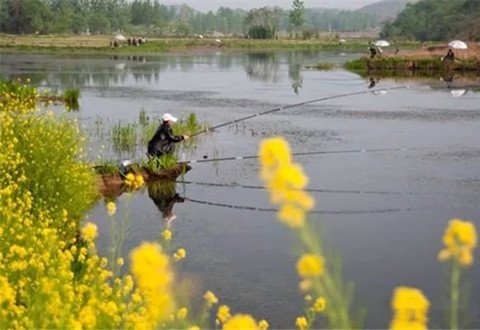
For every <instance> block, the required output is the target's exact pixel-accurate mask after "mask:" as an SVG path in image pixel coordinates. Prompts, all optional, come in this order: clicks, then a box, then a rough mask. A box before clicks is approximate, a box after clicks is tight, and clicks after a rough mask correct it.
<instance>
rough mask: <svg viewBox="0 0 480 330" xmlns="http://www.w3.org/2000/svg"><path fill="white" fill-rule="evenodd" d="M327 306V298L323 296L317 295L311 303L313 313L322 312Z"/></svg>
mask: <svg viewBox="0 0 480 330" xmlns="http://www.w3.org/2000/svg"><path fill="white" fill-rule="evenodd" d="M325 308H327V300H326V299H325V298H324V297H318V298H317V300H315V302H314V303H313V311H314V312H315V313H322V312H323V311H325Z"/></svg>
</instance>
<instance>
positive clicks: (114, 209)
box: [106, 202, 117, 217]
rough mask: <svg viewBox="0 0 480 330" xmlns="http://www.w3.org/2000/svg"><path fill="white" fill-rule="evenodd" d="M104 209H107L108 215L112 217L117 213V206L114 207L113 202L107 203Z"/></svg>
mask: <svg viewBox="0 0 480 330" xmlns="http://www.w3.org/2000/svg"><path fill="white" fill-rule="evenodd" d="M106 207H107V212H108V215H109V216H111V217H113V216H114V215H115V213H116V212H117V205H115V203H114V202H108V203H107V205H106Z"/></svg>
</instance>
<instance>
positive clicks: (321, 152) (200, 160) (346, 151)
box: [178, 148, 411, 164]
mask: <svg viewBox="0 0 480 330" xmlns="http://www.w3.org/2000/svg"><path fill="white" fill-rule="evenodd" d="M408 150H411V149H408V148H379V149H350V150H325V151H310V152H295V153H292V156H311V155H335V154H356V153H374V152H393V151H408ZM259 157H260V156H258V155H249V156H231V157H222V158H211V159H195V160H186V161H181V162H178V163H179V164H197V163H210V162H223V161H230V160H246V159H257V158H259Z"/></svg>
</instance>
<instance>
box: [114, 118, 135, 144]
mask: <svg viewBox="0 0 480 330" xmlns="http://www.w3.org/2000/svg"><path fill="white" fill-rule="evenodd" d="M137 128H138V126H137V125H136V124H134V123H133V124H132V123H124V122H121V121H119V122H118V123H116V124H115V125H113V126H112V131H111V134H112V142H113V147H114V149H115V150H118V151H134V150H135V148H136V146H137Z"/></svg>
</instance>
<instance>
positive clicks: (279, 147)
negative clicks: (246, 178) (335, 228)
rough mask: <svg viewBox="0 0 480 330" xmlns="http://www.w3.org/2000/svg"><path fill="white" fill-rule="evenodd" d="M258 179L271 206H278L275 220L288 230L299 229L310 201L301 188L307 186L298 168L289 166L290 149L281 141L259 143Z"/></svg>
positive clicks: (290, 161)
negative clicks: (259, 166)
mask: <svg viewBox="0 0 480 330" xmlns="http://www.w3.org/2000/svg"><path fill="white" fill-rule="evenodd" d="M259 155H260V163H261V171H260V177H261V178H262V180H263V181H264V182H265V183H266V186H267V189H268V191H269V193H270V198H271V201H272V203H273V204H276V205H279V206H280V210H279V212H278V214H277V216H278V219H279V220H280V221H282V222H283V223H285V224H286V225H287V226H289V227H291V228H299V227H302V226H303V224H304V222H305V215H306V212H307V211H309V210H311V209H313V207H314V205H315V202H314V200H313V198H312V197H311V196H310V195H309V194H308V193H306V192H305V191H303V190H302V189H304V188H305V186H306V185H307V183H308V178H307V177H306V176H305V175H304V174H303V171H302V168H301V167H300V166H299V165H297V164H294V163H292V159H291V153H290V147H289V145H288V143H287V142H286V141H285V140H284V139H282V138H272V139H267V140H264V141H263V142H262V143H261V144H260V150H259Z"/></svg>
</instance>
